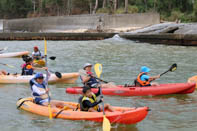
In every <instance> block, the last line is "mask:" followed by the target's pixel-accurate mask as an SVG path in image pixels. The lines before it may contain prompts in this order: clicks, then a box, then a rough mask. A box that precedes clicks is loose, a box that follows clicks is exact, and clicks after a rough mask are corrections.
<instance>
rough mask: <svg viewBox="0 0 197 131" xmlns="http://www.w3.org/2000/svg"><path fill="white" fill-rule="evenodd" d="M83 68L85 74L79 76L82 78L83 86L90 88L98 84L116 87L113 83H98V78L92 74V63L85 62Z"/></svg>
mask: <svg viewBox="0 0 197 131" xmlns="http://www.w3.org/2000/svg"><path fill="white" fill-rule="evenodd" d="M83 69H84V70H85V71H84V72H85V74H80V78H81V80H82V83H83V84H84V85H85V86H89V87H91V88H98V87H99V86H100V87H102V88H116V86H115V85H112V84H109V83H108V84H103V83H100V81H99V80H97V78H96V77H95V76H94V75H93V73H92V72H91V71H92V64H90V63H86V64H85V65H84V67H83Z"/></svg>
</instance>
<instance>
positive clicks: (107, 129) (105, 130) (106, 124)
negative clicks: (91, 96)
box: [94, 63, 111, 131]
mask: <svg viewBox="0 0 197 131" xmlns="http://www.w3.org/2000/svg"><path fill="white" fill-rule="evenodd" d="M94 71H95V73H96V75H97V77H98V78H99V77H100V75H101V73H102V65H101V64H99V63H96V64H95V65H94ZM100 94H101V98H103V94H102V89H100ZM102 106H103V131H110V129H111V124H110V122H109V120H108V119H107V117H106V116H105V110H104V101H102Z"/></svg>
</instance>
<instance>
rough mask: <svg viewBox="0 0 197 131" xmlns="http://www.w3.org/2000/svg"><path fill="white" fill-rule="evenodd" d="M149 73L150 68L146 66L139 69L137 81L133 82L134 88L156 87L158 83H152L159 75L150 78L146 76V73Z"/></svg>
mask: <svg viewBox="0 0 197 131" xmlns="http://www.w3.org/2000/svg"><path fill="white" fill-rule="evenodd" d="M149 72H150V68H148V67H146V66H142V67H141V72H140V74H139V75H138V76H137V79H136V80H135V81H134V83H135V86H140V87H143V86H155V85H158V83H153V82H152V81H154V80H156V79H158V78H160V75H157V76H153V77H150V76H148V73H149Z"/></svg>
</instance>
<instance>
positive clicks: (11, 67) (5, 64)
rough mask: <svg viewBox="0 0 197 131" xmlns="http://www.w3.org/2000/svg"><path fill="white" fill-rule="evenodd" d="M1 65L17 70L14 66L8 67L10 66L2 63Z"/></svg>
mask: <svg viewBox="0 0 197 131" xmlns="http://www.w3.org/2000/svg"><path fill="white" fill-rule="evenodd" d="M0 64H1V65H4V66H8V67H10V68H15V67H14V66H12V65H8V64H4V63H0Z"/></svg>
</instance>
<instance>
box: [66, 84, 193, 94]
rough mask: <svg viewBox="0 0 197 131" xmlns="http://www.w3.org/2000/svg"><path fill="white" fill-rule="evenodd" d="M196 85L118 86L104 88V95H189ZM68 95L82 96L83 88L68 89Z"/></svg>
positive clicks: (94, 89)
mask: <svg viewBox="0 0 197 131" xmlns="http://www.w3.org/2000/svg"><path fill="white" fill-rule="evenodd" d="M195 85H196V84H195V83H174V84H173V83H172V84H160V85H159V86H148V87H124V86H121V85H120V86H117V88H102V93H103V94H104V95H118V96H148V95H151V96H156V95H167V94H188V93H192V92H194V90H195ZM91 90H92V91H93V92H94V93H96V92H98V89H97V88H92V89H91ZM66 93H70V94H82V87H72V88H66Z"/></svg>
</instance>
